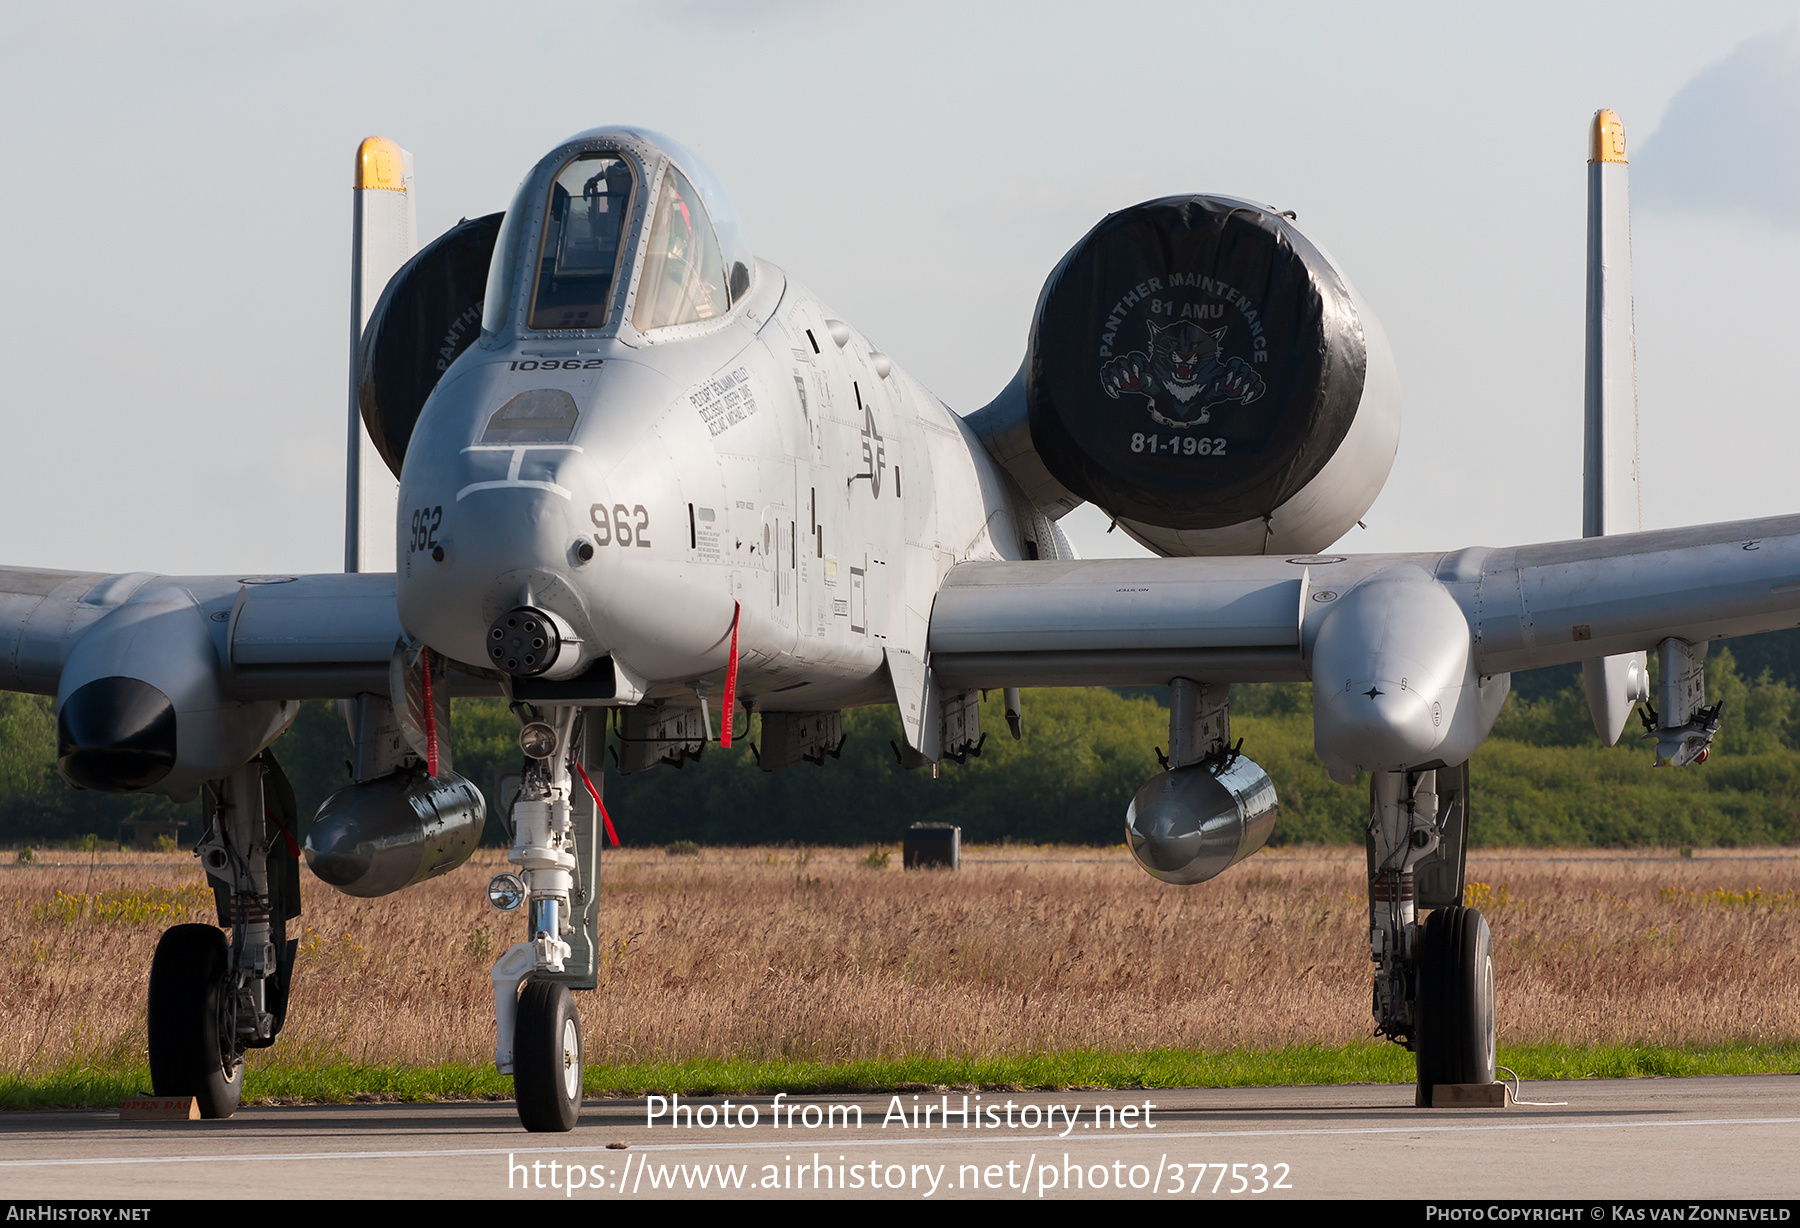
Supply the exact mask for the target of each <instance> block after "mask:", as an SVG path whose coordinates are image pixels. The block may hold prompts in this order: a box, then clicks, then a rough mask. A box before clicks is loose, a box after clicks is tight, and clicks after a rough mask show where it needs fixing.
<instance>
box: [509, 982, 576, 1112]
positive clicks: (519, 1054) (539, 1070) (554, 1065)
mask: <svg viewBox="0 0 1800 1228" xmlns="http://www.w3.org/2000/svg"><path fill="white" fill-rule="evenodd" d="M513 1098H514V1099H515V1100H516V1101H517V1102H518V1106H519V1123H520V1124H521V1125H523V1126H524V1127H525V1128H526V1129H527V1130H530V1131H532V1132H533V1133H534V1134H559V1133H563V1132H565V1131H569V1130H573V1129H574V1128H575V1120H576V1118H578V1117H580V1116H581V1015H580V1014H579V1012H577V1011H576V1009H575V998H574V996H573V995H572V994H570V993H569V990H568V987H567V986H564V985H562V984H560V983H558V982H556V981H528V982H526V984H525V991H524V992H523V993H521V994H520V995H519V1015H518V1022H517V1023H515V1024H514V1025H513Z"/></svg>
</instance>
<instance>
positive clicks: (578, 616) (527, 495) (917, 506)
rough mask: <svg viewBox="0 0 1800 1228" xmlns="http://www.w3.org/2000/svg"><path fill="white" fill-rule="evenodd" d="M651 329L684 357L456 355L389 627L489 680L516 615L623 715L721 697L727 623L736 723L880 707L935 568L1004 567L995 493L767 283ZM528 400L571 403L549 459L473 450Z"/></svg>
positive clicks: (918, 403)
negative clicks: (495, 647)
mask: <svg viewBox="0 0 1800 1228" xmlns="http://www.w3.org/2000/svg"><path fill="white" fill-rule="evenodd" d="M670 331H680V332H683V333H685V334H687V335H683V336H680V337H679V338H675V339H671V340H670V341H668V342H665V343H661V344H658V343H656V342H655V341H654V340H650V339H646V338H644V337H643V336H641V335H640V336H638V337H635V338H633V339H632V340H629V341H628V340H626V339H624V338H622V337H619V336H612V337H600V338H582V339H554V338H546V337H542V336H526V337H524V338H522V339H517V340H512V341H509V342H507V343H505V344H502V345H496V346H493V347H492V348H487V347H484V346H482V345H477V346H474V347H471V348H470V349H469V350H468V351H466V352H465V353H464V354H463V355H462V357H461V358H460V359H459V360H458V361H457V362H456V363H455V365H454V366H453V367H452V368H451V369H450V370H449V371H448V372H447V373H446V375H445V376H444V378H443V380H442V382H441V383H440V384H439V386H438V387H437V389H436V390H435V391H434V392H433V394H432V396H431V398H430V400H429V401H428V402H427V404H426V407H425V409H424V411H423V413H422V415H421V417H420V420H419V423H418V427H417V429H416V431H415V433H414V435H413V441H412V445H411V447H410V449H409V450H408V452H407V456H406V462H405V466H404V470H403V473H402V476H401V486H400V516H399V526H398V534H399V541H398V547H397V549H398V576H397V584H396V589H397V596H398V600H399V611H400V617H401V621H402V623H403V625H404V626H405V628H406V630H407V631H408V632H409V633H410V634H412V635H414V636H416V637H418V638H420V639H422V640H424V641H425V642H426V643H428V644H430V645H432V646H433V647H434V648H436V649H438V650H440V651H442V652H445V653H447V654H449V655H450V656H452V657H453V658H455V659H457V660H460V661H464V662H467V663H470V664H486V656H487V645H486V643H485V642H484V639H483V636H484V634H485V633H486V631H487V628H488V626H489V624H490V623H492V622H493V621H494V619H495V618H497V617H498V616H500V615H501V614H503V613H504V612H505V611H506V610H507V609H509V608H511V607H513V606H516V605H520V604H534V605H535V606H537V607H539V608H542V609H545V610H548V611H551V612H553V613H555V614H556V615H558V616H560V617H561V618H562V619H564V620H565V621H566V622H567V624H568V625H569V627H570V628H572V629H573V631H574V633H575V636H576V637H578V639H579V653H580V656H579V662H578V664H572V663H569V662H563V663H561V665H559V668H558V670H557V673H558V675H559V676H569V675H572V674H574V673H577V672H578V671H579V670H582V669H586V668H587V667H588V666H589V665H590V664H591V663H593V662H595V661H597V660H599V659H600V658H602V657H610V658H611V661H612V664H613V667H614V669H615V670H617V671H618V672H619V674H620V676H621V677H622V678H625V679H629V680H631V683H630V684H628V685H622V687H621V691H622V694H621V696H620V698H621V699H626V698H630V697H631V696H632V695H633V693H634V691H635V692H637V693H641V694H642V695H643V696H644V697H648V698H656V697H659V696H673V695H675V694H677V693H685V694H688V695H691V694H692V692H693V688H694V686H695V684H696V683H698V684H701V685H706V684H708V683H711V684H712V685H714V686H716V685H718V684H719V683H720V682H721V681H722V680H723V677H724V671H725V667H726V662H727V656H728V654H729V651H730V632H731V628H732V621H733V617H734V613H735V612H736V611H737V610H738V609H740V608H741V615H738V617H739V626H738V632H739V637H738V650H739V658H740V670H741V672H740V675H739V679H738V687H739V693H740V694H741V695H742V696H744V697H745V699H746V701H747V702H749V703H751V704H752V705H753V706H756V707H760V708H764V709H767V710H816V709H823V708H836V707H843V706H850V705H855V704H863V703H874V702H892V701H893V698H894V697H893V691H892V688H891V686H890V685H889V684H888V683H887V682H886V680H885V678H884V676H883V673H882V664H883V659H884V650H891V651H897V652H903V653H908V654H911V655H912V656H913V657H914V658H915V659H917V660H919V661H921V662H922V661H923V660H924V657H925V651H926V638H927V630H928V626H929V620H930V617H931V607H932V601H933V598H934V597H935V596H936V594H937V591H938V588H939V586H940V585H941V583H942V581H943V579H944V577H945V575H946V574H947V573H948V572H949V570H950V568H951V567H952V566H954V565H955V564H957V563H959V562H963V561H965V560H971V559H988V560H998V559H1016V558H1020V557H1021V551H1022V542H1021V537H1020V531H1019V527H1018V523H1017V519H1016V517H1015V512H1014V505H1013V501H1012V499H1011V498H1010V497H1009V495H1008V490H1007V484H1006V480H1005V478H1004V477H1003V476H1002V475H1001V474H1000V472H999V471H998V469H997V467H996V466H995V465H994V463H993V462H992V460H991V459H990V458H989V457H988V456H987V454H986V452H985V451H984V449H983V448H982V446H981V444H980V442H979V441H978V440H977V439H976V438H975V436H974V434H973V433H972V432H971V431H970V430H969V428H968V427H967V426H966V425H965V424H964V423H963V421H962V419H961V418H960V417H958V416H957V415H956V414H955V413H953V412H951V411H950V410H949V409H948V408H946V407H945V406H944V405H943V404H942V403H941V402H940V401H939V400H938V399H937V398H936V397H934V396H932V395H931V394H930V393H929V392H927V391H926V390H925V389H924V388H923V387H921V386H920V385H919V384H918V383H916V382H915V381H913V380H912V379H910V378H909V377H908V376H907V375H906V374H905V373H904V372H903V371H901V370H900V369H899V368H898V367H897V366H894V365H893V364H892V363H891V362H890V361H889V360H888V359H887V358H886V357H885V356H884V355H882V354H880V353H879V351H877V350H875V349H874V348H873V347H872V346H871V345H870V344H869V342H868V341H867V340H866V339H864V338H863V337H862V336H861V335H860V334H858V333H856V332H855V331H854V330H852V329H849V328H848V327H847V326H846V325H844V324H843V323H841V322H839V321H837V320H836V319H835V318H834V317H832V315H831V313H830V312H828V311H827V309H826V308H825V307H824V306H823V305H822V304H821V303H819V301H818V300H817V299H815V298H814V297H813V296H812V295H810V294H809V293H807V292H806V291H805V290H804V289H803V288H802V287H800V286H798V285H797V284H795V283H794V282H792V281H791V280H789V279H788V278H787V277H786V276H785V275H784V274H783V273H782V272H781V270H779V269H777V268H775V267H774V266H773V265H770V264H767V263H759V266H758V269H757V273H756V277H755V282H754V285H753V287H752V288H751V290H750V292H749V293H748V294H747V295H746V296H745V297H744V298H743V299H741V300H740V301H739V302H737V303H736V304H734V306H733V308H732V310H731V311H730V312H729V313H728V314H727V315H725V316H724V317H722V318H721V319H719V320H716V321H712V322H709V325H708V326H706V327H704V328H702V329H695V328H693V327H692V326H689V327H687V328H683V329H681V330H670ZM540 389H550V390H559V391H564V392H567V393H568V394H569V396H570V397H571V398H572V399H573V401H574V404H575V407H576V410H577V413H578V420H577V422H576V424H575V426H574V428H573V430H572V431H571V432H570V435H569V438H568V441H567V442H566V443H564V442H558V443H554V444H531V443H521V444H505V443H496V444H487V445H483V444H481V443H480V440H481V439H482V437H483V435H484V431H485V430H486V429H487V424H488V423H489V420H490V418H491V417H492V416H493V415H494V414H495V412H496V411H497V410H498V409H499V408H500V407H501V406H503V405H505V404H507V403H508V402H509V401H511V400H512V399H513V398H515V397H517V396H518V395H519V394H521V393H526V392H531V391H534V390H540ZM421 521H427V522H428V524H429V527H428V528H426V529H424V530H420V529H418V528H416V527H415V526H416V525H418V524H419V523H420V522H421ZM590 545H591V546H592V551H591V557H587V558H586V559H585V560H584V559H583V557H582V556H583V555H584V554H587V553H589V552H588V551H586V550H585V549H584V546H590ZM434 552H436V553H441V556H442V557H441V561H440V560H439V559H438V558H437V557H435V554H434ZM734 603H735V604H734Z"/></svg>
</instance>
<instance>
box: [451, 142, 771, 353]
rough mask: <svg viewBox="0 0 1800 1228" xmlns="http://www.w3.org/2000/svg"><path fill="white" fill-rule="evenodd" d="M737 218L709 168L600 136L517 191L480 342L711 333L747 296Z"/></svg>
mask: <svg viewBox="0 0 1800 1228" xmlns="http://www.w3.org/2000/svg"><path fill="white" fill-rule="evenodd" d="M755 268H756V263H755V260H754V259H753V258H752V256H751V255H750V250H749V245H748V244H747V243H746V242H745V241H744V234H743V227H742V226H741V225H740V224H739V222H738V216H737V210H736V209H735V208H734V207H733V206H732V204H731V199H730V197H728V196H727V195H726V194H725V190H724V188H723V187H721V186H720V185H719V183H718V181H717V180H716V179H715V178H713V175H712V172H710V171H708V170H707V169H706V167H705V165H704V164H703V163H701V162H700V160H699V159H698V158H696V157H694V155H693V154H692V153H691V152H689V151H688V150H687V149H686V148H685V147H683V146H682V145H680V144H679V143H677V142H675V141H672V140H670V139H669V138H667V137H665V136H660V135H658V134H656V133H653V132H648V131H645V130H643V129H641V128H595V129H592V130H590V131H588V132H584V133H582V134H580V135H579V136H576V137H574V138H572V139H570V140H568V141H565V142H564V143H563V144H562V145H561V146H560V147H558V148H557V149H556V150H554V151H553V152H551V153H550V154H549V155H548V156H546V157H545V158H543V159H542V160H540V161H539V162H538V164H537V165H536V166H535V167H533V168H532V170H531V173H530V174H528V175H526V176H525V180H524V182H523V183H521V184H520V185H519V190H518V193H517V194H516V195H515V196H514V197H513V203H512V207H511V208H509V209H508V210H507V211H506V220H505V222H504V223H503V224H502V226H501V230H500V236H499V239H498V241H497V242H496V243H495V245H494V259H493V264H492V266H491V267H490V269H489V271H488V283H487V300H486V303H485V304H484V308H483V312H482V333H483V335H484V338H486V339H488V340H489V342H490V343H492V342H493V341H497V340H499V339H501V338H504V337H508V336H512V335H515V334H517V333H518V332H521V331H526V332H553V333H558V334H572V335H576V336H591V335H597V334H601V333H606V334H616V333H618V332H619V331H620V330H621V328H622V327H624V328H628V329H629V330H630V331H633V332H637V333H650V332H653V331H655V330H657V329H666V328H676V327H681V326H695V327H703V326H705V325H706V324H708V323H710V322H712V321H715V320H718V319H721V318H723V317H724V316H725V315H726V314H727V313H729V312H730V310H731V308H732V307H733V305H735V304H736V303H737V302H738V301H740V300H741V299H742V298H743V297H744V295H745V294H746V293H747V292H748V291H749V289H750V285H751V282H752V280H753V278H754V276H755Z"/></svg>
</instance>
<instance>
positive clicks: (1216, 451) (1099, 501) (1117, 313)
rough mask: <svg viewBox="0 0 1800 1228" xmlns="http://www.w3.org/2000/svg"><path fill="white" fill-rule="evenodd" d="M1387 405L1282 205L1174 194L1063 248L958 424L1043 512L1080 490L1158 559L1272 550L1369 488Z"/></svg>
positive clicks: (1310, 541) (1337, 528)
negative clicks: (1010, 372)
mask: <svg viewBox="0 0 1800 1228" xmlns="http://www.w3.org/2000/svg"><path fill="white" fill-rule="evenodd" d="M1399 408H1400V404H1399V385H1398V379H1397V377H1396V375H1395V372H1394V366H1393V358H1392V355H1391V354H1390V353H1389V350H1388V346H1387V340H1386V337H1385V335H1384V334H1383V333H1382V331H1381V327H1380V325H1379V324H1378V323H1376V321H1375V317H1374V314H1373V313H1372V312H1371V311H1370V310H1369V307H1368V304H1367V303H1365V302H1364V301H1363V300H1362V299H1361V297H1360V296H1359V295H1357V293H1356V291H1355V290H1354V289H1353V288H1352V287H1351V285H1350V283H1349V282H1348V281H1347V280H1346V279H1345V278H1344V277H1343V276H1342V274H1340V273H1339V272H1338V270H1337V269H1336V267H1335V266H1334V265H1333V264H1332V262H1331V261H1330V260H1329V259H1328V258H1327V257H1326V256H1325V254H1324V253H1323V252H1321V251H1320V250H1319V249H1318V248H1317V247H1315V246H1314V245H1313V244H1312V243H1311V242H1310V241H1309V240H1308V239H1307V238H1306V236H1305V235H1303V234H1302V233H1301V232H1300V230H1299V228H1298V227H1297V226H1295V225H1294V223H1293V222H1292V221H1291V220H1290V219H1289V218H1288V217H1286V216H1284V215H1283V214H1280V213H1277V212H1275V211H1274V210H1273V209H1270V208H1268V207H1266V206H1263V205H1257V204H1252V203H1250V202H1248V201H1241V200H1234V199H1230V198H1227V197H1219V196H1175V197H1168V198H1165V199H1163V200H1154V201H1149V202H1147V203H1145V204H1141V205H1137V206H1134V207H1133V208H1130V209H1124V210H1121V211H1120V212H1118V213H1114V214H1112V215H1110V216H1109V217H1107V218H1106V219H1105V220H1104V221H1102V222H1101V223H1100V224H1099V225H1098V226H1096V227H1094V229H1093V230H1091V231H1089V232H1088V234H1087V235H1086V236H1085V237H1084V238H1083V239H1082V240H1081V242H1079V243H1077V244H1076V245H1075V247H1074V248H1073V249H1072V250H1071V251H1070V252H1069V254H1068V255H1067V256H1065V257H1063V260H1062V262H1061V263H1060V264H1059V265H1057V267H1056V269H1055V271H1054V272H1052V273H1051V274H1050V278H1049V280H1048V281H1047V282H1046V283H1045V284H1044V289H1043V293H1042V294H1041V295H1040V296H1039V298H1038V305H1037V311H1036V314H1035V315H1034V316H1033V318H1032V324H1031V339H1030V345H1029V348H1028V350H1027V353H1026V358H1025V363H1024V366H1023V368H1022V369H1021V371H1020V374H1019V377H1018V378H1017V379H1016V380H1015V381H1014V385H1013V387H1011V388H1009V389H1008V390H1007V391H1006V392H1005V393H1002V395H1001V396H1000V398H998V399H997V400H996V401H995V402H994V403H993V404H992V405H990V406H988V407H987V408H986V409H984V410H982V411H980V413H978V414H977V415H975V417H974V418H972V419H971V423H972V425H974V426H975V429H976V430H977V432H978V433H980V434H981V436H982V438H983V440H984V442H986V443H987V445H988V447H989V450H990V451H991V452H993V453H994V455H995V456H996V458H997V459H999V460H1000V461H1001V463H1002V464H1003V465H1005V466H1006V467H1007V468H1008V470H1009V471H1011V472H1012V473H1013V476H1014V477H1015V478H1016V479H1018V480H1019V483H1020V486H1021V487H1022V488H1023V489H1024V491H1025V493H1026V494H1027V495H1028V497H1030V498H1031V499H1032V501H1033V502H1034V503H1036V504H1037V505H1038V506H1039V507H1040V508H1042V509H1044V510H1046V511H1047V512H1049V513H1050V514H1052V515H1059V514H1060V513H1061V511H1063V510H1067V509H1068V508H1069V507H1072V506H1073V505H1074V504H1076V503H1078V502H1080V501H1083V500H1085V501H1088V502H1091V503H1094V504H1096V505H1097V506H1099V507H1100V508H1102V509H1104V510H1105V511H1106V512H1108V513H1109V514H1110V515H1112V516H1114V517H1116V518H1117V519H1118V522H1119V524H1120V526H1121V527H1123V528H1124V529H1125V530H1126V531H1127V532H1129V533H1130V534H1131V535H1132V536H1133V537H1135V538H1137V539H1138V540H1139V541H1141V542H1143V543H1144V544H1145V545H1147V546H1149V547H1150V548H1151V549H1153V550H1156V551H1158V552H1159V553H1162V554H1173V555H1199V554H1238V553H1259V552H1264V551H1274V552H1281V553H1289V552H1312V551H1317V550H1321V549H1323V548H1324V547H1326V546H1328V545H1330V544H1331V543H1332V542H1334V541H1336V540H1337V539H1338V538H1339V537H1340V536H1342V535H1343V533H1344V532H1345V531H1347V530H1348V529H1349V528H1350V527H1351V526H1352V525H1354V524H1355V523H1356V522H1357V519H1358V518H1359V517H1360V516H1362V514H1363V513H1364V512H1366V511H1367V510H1368V508H1369V506H1370V504H1372V503H1373V502H1374V501H1375V496H1376V495H1377V494H1379V493H1380V491H1381V487H1382V485H1383V483H1384V482H1385V481H1386V480H1387V475H1388V471H1389V469H1390V468H1391V467H1392V465H1393V460H1394V452H1395V449H1396V448H1397V446H1398V444H1399V428H1400V413H1399ZM1027 433H1028V438H1027V437H1026V436H1027Z"/></svg>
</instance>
